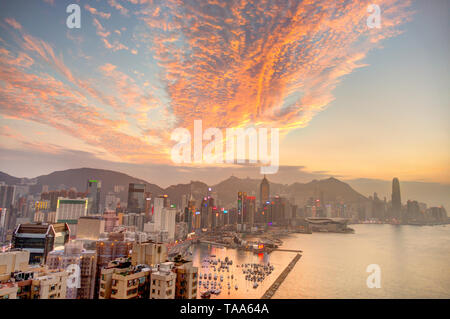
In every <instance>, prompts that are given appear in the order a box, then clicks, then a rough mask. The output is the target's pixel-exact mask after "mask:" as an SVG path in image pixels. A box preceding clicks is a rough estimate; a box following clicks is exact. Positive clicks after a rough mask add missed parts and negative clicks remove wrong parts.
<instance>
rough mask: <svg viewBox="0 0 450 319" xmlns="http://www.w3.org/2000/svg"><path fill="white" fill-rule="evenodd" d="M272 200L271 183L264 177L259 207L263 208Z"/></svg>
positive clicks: (260, 190) (260, 187) (260, 189)
mask: <svg viewBox="0 0 450 319" xmlns="http://www.w3.org/2000/svg"><path fill="white" fill-rule="evenodd" d="M269 198H270V186H269V181H268V180H267V178H266V175H264V178H263V180H262V181H261V185H260V186H259V201H260V202H259V205H260V207H262V206H263V205H264V204H265V203H266V202H267V201H269Z"/></svg>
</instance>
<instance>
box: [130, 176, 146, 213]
mask: <svg viewBox="0 0 450 319" xmlns="http://www.w3.org/2000/svg"><path fill="white" fill-rule="evenodd" d="M127 209H128V213H136V214H139V213H141V212H142V213H143V212H145V184H135V183H130V184H129V186H128V205H127Z"/></svg>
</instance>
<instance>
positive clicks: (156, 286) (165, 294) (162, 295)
mask: <svg viewBox="0 0 450 319" xmlns="http://www.w3.org/2000/svg"><path fill="white" fill-rule="evenodd" d="M173 266H174V263H173V262H165V263H161V264H159V265H158V268H154V269H152V274H151V276H150V281H151V284H150V299H174V298H175V281H176V278H177V275H176V274H175V273H174V272H173V271H172V269H173Z"/></svg>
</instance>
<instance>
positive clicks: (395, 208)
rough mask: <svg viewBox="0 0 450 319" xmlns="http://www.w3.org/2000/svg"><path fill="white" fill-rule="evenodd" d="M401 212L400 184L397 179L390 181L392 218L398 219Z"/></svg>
mask: <svg viewBox="0 0 450 319" xmlns="http://www.w3.org/2000/svg"><path fill="white" fill-rule="evenodd" d="M401 212H402V200H401V196H400V182H399V181H398V178H397V177H394V179H393V180H392V217H394V218H396V219H399V218H400V217H401Z"/></svg>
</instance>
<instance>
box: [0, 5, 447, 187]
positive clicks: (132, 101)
mask: <svg viewBox="0 0 450 319" xmlns="http://www.w3.org/2000/svg"><path fill="white" fill-rule="evenodd" d="M70 3H79V5H80V7H81V28H80V29H69V28H68V27H67V26H66V18H67V16H68V15H69V14H68V13H66V7H67V5H69V4H70ZM370 3H377V4H378V5H379V6H380V8H381V28H379V29H377V28H373V29H370V28H368V26H367V24H366V19H367V17H368V16H369V13H367V6H368V4H370ZM449 20H450V2H449V1H447V0H441V1H439V0H433V1H424V0H420V1H403V0H379V1H376V2H374V1H373V0H370V1H361V0H359V1H300V0H295V1H288V0H286V1H264V0H262V1H256V0H255V1H250V0H236V1H221V0H208V1H206V0H196V1H194V0H191V1H182V0H180V1H178V0H174V1H172V0H162V1H152V0H127V1H126V0H109V1H79V2H77V1H75V0H72V1H56V0H55V1H51V0H45V1H2V2H1V3H0V135H1V137H0V148H1V150H0V156H1V157H0V161H1V164H0V171H4V172H6V173H8V174H11V175H14V176H18V177H35V176H38V175H41V174H47V173H50V172H52V171H54V170H61V169H67V168H77V167H96V168H106V169H115V170H119V171H122V172H125V173H128V174H130V175H133V176H136V177H141V178H144V179H147V180H149V181H152V182H154V183H156V184H159V185H161V186H167V185H168V184H170V183H175V182H188V181H189V180H191V179H198V180H203V181H206V182H208V181H214V182H216V181H217V180H216V179H214V178H212V177H211V176H217V177H219V176H220V177H222V176H225V175H228V176H229V175H230V174H231V173H234V174H236V175H239V172H242V174H244V176H247V175H248V176H253V177H257V176H258V173H259V170H256V169H255V168H254V167H249V166H246V165H244V166H240V167H237V166H235V167H232V168H230V167H228V168H223V167H221V166H212V167H211V166H209V167H205V166H200V167H194V166H193V165H191V166H189V165H184V166H177V167H174V165H173V163H172V162H171V158H170V150H171V148H172V146H173V145H174V142H173V141H171V140H170V134H171V132H172V131H173V130H174V129H175V128H177V127H184V128H189V129H190V128H192V126H193V122H194V120H196V119H201V120H202V121H203V127H204V129H205V128H208V127H218V128H221V129H225V128H230V127H248V126H255V127H275V128H280V130H281V133H282V134H281V136H280V164H281V165H282V168H281V169H280V173H279V176H278V177H277V176H272V177H271V178H272V180H277V178H278V179H279V181H280V182H281V181H283V182H285V183H288V182H293V181H294V180H299V181H302V180H311V179H312V178H322V177H328V176H335V177H338V178H342V179H346V180H351V179H357V178H367V179H376V180H391V179H392V177H394V176H397V177H399V178H400V180H401V181H416V182H429V183H440V184H447V185H448V184H450V169H449V167H450V166H449V164H450V133H449V132H450V124H449V123H450V121H449V119H450V111H449V109H450V94H449V84H450V79H449V77H450V75H449V74H450V72H449V71H450V67H449V60H450V59H449V58H450V56H449V54H450V42H449V38H450V37H449V36H448V34H449V31H450V25H449ZM283 174H284V175H283ZM285 177H288V178H285Z"/></svg>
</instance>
